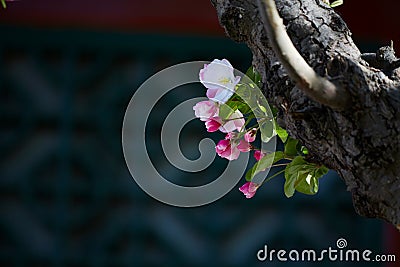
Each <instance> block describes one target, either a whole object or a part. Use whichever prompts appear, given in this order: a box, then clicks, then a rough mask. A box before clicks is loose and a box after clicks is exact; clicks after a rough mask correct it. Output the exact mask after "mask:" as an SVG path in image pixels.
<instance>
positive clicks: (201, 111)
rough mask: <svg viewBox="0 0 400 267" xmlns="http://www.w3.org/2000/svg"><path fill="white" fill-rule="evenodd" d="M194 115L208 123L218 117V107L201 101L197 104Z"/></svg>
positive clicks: (212, 103)
mask: <svg viewBox="0 0 400 267" xmlns="http://www.w3.org/2000/svg"><path fill="white" fill-rule="evenodd" d="M193 110H194V115H195V116H196V117H197V118H199V119H200V120H201V121H207V120H209V119H210V118H212V117H214V116H217V115H218V112H219V108H218V105H217V104H216V103H215V102H213V101H211V100H206V101H201V102H199V103H197V104H196V105H195V106H194V107H193Z"/></svg>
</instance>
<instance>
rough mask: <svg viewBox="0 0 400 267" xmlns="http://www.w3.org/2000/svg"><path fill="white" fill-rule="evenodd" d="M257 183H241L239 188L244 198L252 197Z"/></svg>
mask: <svg viewBox="0 0 400 267" xmlns="http://www.w3.org/2000/svg"><path fill="white" fill-rule="evenodd" d="M258 187H259V185H258V184H256V183H253V182H247V183H245V184H244V185H242V186H241V187H240V188H239V190H240V192H242V193H243V194H244V195H245V196H246V198H252V197H253V196H254V195H255V194H256V191H257V189H258Z"/></svg>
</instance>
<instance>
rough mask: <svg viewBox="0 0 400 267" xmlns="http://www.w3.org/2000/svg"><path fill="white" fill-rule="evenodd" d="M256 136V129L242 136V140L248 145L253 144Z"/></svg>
mask: <svg viewBox="0 0 400 267" xmlns="http://www.w3.org/2000/svg"><path fill="white" fill-rule="evenodd" d="M256 134H257V129H256V128H253V129H251V130H250V131H248V132H246V133H245V134H244V140H246V141H247V142H249V143H251V142H254V140H256Z"/></svg>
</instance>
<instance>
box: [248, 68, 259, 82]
mask: <svg viewBox="0 0 400 267" xmlns="http://www.w3.org/2000/svg"><path fill="white" fill-rule="evenodd" d="M246 76H247V77H249V78H250V80H252V81H253V82H254V83H255V84H256V85H257V86H260V85H261V75H260V73H258V71H257V70H256V68H255V67H253V66H251V67H250V68H249V69H248V70H247V71H246Z"/></svg>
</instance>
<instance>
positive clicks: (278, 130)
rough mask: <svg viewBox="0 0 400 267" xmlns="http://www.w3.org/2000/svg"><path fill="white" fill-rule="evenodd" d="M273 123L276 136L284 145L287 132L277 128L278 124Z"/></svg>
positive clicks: (279, 127)
mask: <svg viewBox="0 0 400 267" xmlns="http://www.w3.org/2000/svg"><path fill="white" fill-rule="evenodd" d="M274 123H275V132H276V134H277V135H278V136H279V138H280V139H281V140H282V142H283V143H285V142H286V140H287V138H288V133H287V131H286V130H285V129H283V128H282V127H281V126H279V124H278V123H277V122H276V121H274Z"/></svg>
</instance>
